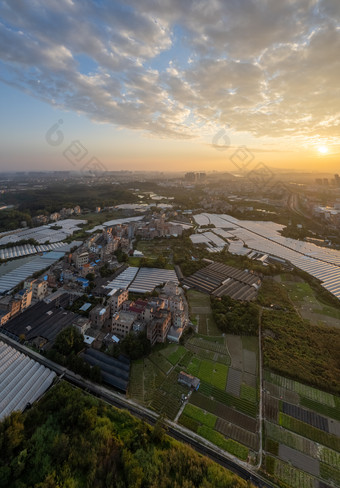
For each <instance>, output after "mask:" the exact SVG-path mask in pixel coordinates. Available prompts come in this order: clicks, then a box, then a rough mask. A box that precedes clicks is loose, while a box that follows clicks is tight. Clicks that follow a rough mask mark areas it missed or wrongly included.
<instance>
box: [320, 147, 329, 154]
mask: <svg viewBox="0 0 340 488" xmlns="http://www.w3.org/2000/svg"><path fill="white" fill-rule="evenodd" d="M318 151H319V153H320V154H327V153H328V147H327V146H319V147H318Z"/></svg>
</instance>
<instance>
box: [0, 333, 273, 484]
mask: <svg viewBox="0 0 340 488" xmlns="http://www.w3.org/2000/svg"><path fill="white" fill-rule="evenodd" d="M0 339H1V340H2V341H3V342H6V343H7V344H9V345H10V346H12V347H14V348H16V349H17V350H19V351H20V352H22V353H24V354H26V355H27V356H29V357H31V358H32V359H35V360H36V361H38V362H39V363H41V364H43V365H44V366H46V367H48V368H50V369H52V370H53V371H55V372H56V373H57V374H59V375H61V376H62V377H63V378H64V379H65V380H67V381H68V382H70V383H71V384H73V385H75V386H77V387H78V388H81V389H82V390H85V391H87V392H88V393H90V394H92V395H94V396H97V397H99V398H101V399H102V400H104V401H106V402H107V403H109V404H110V405H113V406H115V407H118V408H123V409H126V410H128V411H129V412H130V413H132V414H133V415H135V416H137V417H138V418H142V419H144V420H146V421H147V422H148V423H150V424H151V425H154V424H155V423H156V421H157V419H158V417H159V415H158V414H156V413H155V412H153V411H151V410H149V409H147V408H145V407H143V406H141V405H139V404H138V403H136V402H134V401H132V400H130V399H127V398H126V397H125V396H124V395H122V394H120V393H117V392H114V391H112V390H109V389H108V388H106V387H104V386H101V385H97V384H94V383H92V382H90V381H88V380H85V379H84V378H82V377H81V376H79V375H77V374H75V373H74V372H73V371H70V370H68V369H67V368H65V367H63V366H60V365H59V364H57V363H54V362H53V361H50V360H49V359H47V358H45V357H44V356H42V355H41V354H39V353H37V352H35V351H33V350H31V349H29V348H27V347H26V346H24V345H22V344H19V343H18V342H16V341H14V340H13V339H11V338H9V337H8V336H6V335H4V334H2V333H0ZM166 424H167V429H168V430H167V432H168V434H169V435H171V436H172V437H173V438H175V439H177V440H179V441H181V442H185V443H187V444H189V445H191V446H192V447H193V448H194V449H195V450H196V451H198V452H200V453H201V454H204V455H205V456H208V457H209V458H211V459H212V460H213V461H215V462H217V463H218V464H220V465H221V466H223V467H225V468H227V469H229V470H230V471H232V472H234V473H236V474H237V475H239V476H240V477H242V478H243V479H245V480H251V481H252V483H253V484H254V485H256V486H258V487H261V488H262V487H265V488H273V487H277V485H275V484H273V483H271V482H268V481H267V480H265V479H264V478H262V477H261V476H260V475H259V474H258V473H257V472H256V470H255V468H254V467H252V466H249V465H248V464H247V463H245V462H243V461H240V460H239V459H238V458H236V457H235V456H231V455H229V454H228V453H226V452H225V451H223V450H222V449H219V448H218V447H216V446H215V445H214V444H212V443H210V442H209V441H207V440H206V439H204V438H202V437H200V436H198V435H197V434H194V433H193V432H191V431H190V430H188V429H186V428H185V427H182V426H180V425H177V424H175V423H174V422H171V421H166Z"/></svg>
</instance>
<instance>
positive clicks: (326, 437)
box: [279, 412, 340, 451]
mask: <svg viewBox="0 0 340 488" xmlns="http://www.w3.org/2000/svg"><path fill="white" fill-rule="evenodd" d="M279 424H280V425H281V426H282V427H284V428H285V429H288V430H291V431H293V432H296V433H297V434H300V435H302V436H303V437H307V439H311V440H313V441H315V442H318V443H319V444H323V445H324V446H327V447H330V448H331V449H334V450H335V451H340V438H338V437H336V436H335V435H333V434H328V433H327V432H324V431H323V430H320V429H316V428H315V427H312V426H311V425H309V424H306V423H304V422H301V421H300V420H297V419H295V418H293V417H290V416H289V415H286V414H284V413H282V412H280V413H279Z"/></svg>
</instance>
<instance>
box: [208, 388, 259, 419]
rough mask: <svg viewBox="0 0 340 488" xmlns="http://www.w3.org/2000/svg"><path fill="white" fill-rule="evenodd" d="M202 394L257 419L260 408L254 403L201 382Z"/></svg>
mask: <svg viewBox="0 0 340 488" xmlns="http://www.w3.org/2000/svg"><path fill="white" fill-rule="evenodd" d="M200 394H204V395H206V396H207V397H213V398H214V400H216V401H218V402H221V403H223V404H224V405H227V406H231V407H234V408H236V410H238V411H239V412H242V413H245V414H246V415H249V416H250V417H256V415H257V413H258V407H257V404H256V403H252V402H250V401H249V400H247V399H245V398H238V397H236V396H234V395H232V394H231V393H228V392H226V391H222V390H220V389H219V388H216V387H214V386H213V385H212V384H211V383H206V382H205V381H202V382H201V385H200Z"/></svg>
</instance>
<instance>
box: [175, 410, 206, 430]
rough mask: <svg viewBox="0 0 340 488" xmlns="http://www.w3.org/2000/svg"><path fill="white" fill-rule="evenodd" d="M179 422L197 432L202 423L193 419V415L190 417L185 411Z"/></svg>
mask: <svg viewBox="0 0 340 488" xmlns="http://www.w3.org/2000/svg"><path fill="white" fill-rule="evenodd" d="M178 423H179V424H181V425H183V427H186V428H187V429H189V430H192V431H193V432H197V431H198V428H199V427H200V425H201V424H200V423H199V422H197V420H194V419H192V418H191V417H188V416H187V415H185V414H184V413H182V415H181V416H180V418H179V420H178Z"/></svg>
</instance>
